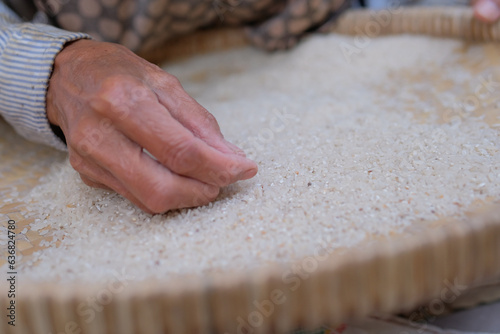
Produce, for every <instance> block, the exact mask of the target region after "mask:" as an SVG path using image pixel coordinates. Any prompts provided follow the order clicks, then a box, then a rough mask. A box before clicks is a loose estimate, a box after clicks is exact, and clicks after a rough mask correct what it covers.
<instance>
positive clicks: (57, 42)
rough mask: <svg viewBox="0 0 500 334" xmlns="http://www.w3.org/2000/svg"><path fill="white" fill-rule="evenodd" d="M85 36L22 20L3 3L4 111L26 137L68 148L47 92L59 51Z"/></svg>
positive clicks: (0, 94) (0, 81)
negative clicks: (53, 122) (52, 120)
mask: <svg viewBox="0 0 500 334" xmlns="http://www.w3.org/2000/svg"><path fill="white" fill-rule="evenodd" d="M82 38H89V37H88V35H86V34H82V33H73V32H68V31H64V30H60V29H57V28H54V27H51V26H48V25H42V24H32V23H23V22H20V21H19V19H18V18H16V17H15V15H14V14H13V13H12V11H11V10H10V9H9V8H8V7H7V6H6V5H5V4H3V3H1V2H0V114H1V115H2V116H3V117H4V119H5V120H6V121H7V122H8V123H10V124H11V125H12V126H13V127H14V128H15V129H16V131H17V132H18V133H19V134H20V135H22V136H23V137H25V138H26V139H28V140H31V141H35V142H39V143H43V144H47V145H50V146H53V147H55V148H58V149H61V150H65V149H66V146H65V145H64V143H63V142H62V141H61V140H60V139H59V138H58V137H57V136H56V135H55V134H54V133H53V132H52V130H51V128H50V125H49V122H48V120H47V116H46V113H45V108H46V93H47V87H48V82H49V79H50V75H51V73H52V67H53V64H54V59H55V58H56V56H57V54H58V53H59V52H60V51H61V50H62V48H63V47H64V45H65V44H66V43H68V42H71V41H75V40H78V39H82Z"/></svg>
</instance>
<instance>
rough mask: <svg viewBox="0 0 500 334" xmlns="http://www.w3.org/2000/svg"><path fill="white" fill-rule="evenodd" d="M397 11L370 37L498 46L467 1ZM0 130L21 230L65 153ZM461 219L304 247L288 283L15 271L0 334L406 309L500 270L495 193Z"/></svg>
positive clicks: (33, 245) (212, 33) (205, 37)
mask: <svg viewBox="0 0 500 334" xmlns="http://www.w3.org/2000/svg"><path fill="white" fill-rule="evenodd" d="M398 11H399V12H398V15H393V16H392V17H391V20H390V22H389V23H388V24H387V25H386V26H384V27H382V28H381V29H380V31H379V32H378V34H380V35H381V34H401V33H414V34H427V35H431V36H438V37H451V38H465V39H467V40H470V41H474V42H484V41H500V24H494V25H486V24H482V23H480V22H478V21H476V20H475V19H473V16H472V11H471V10H470V9H468V8H449V7H448V8H407V9H398ZM379 14H380V13H377V12H371V11H365V10H352V11H348V12H346V13H345V14H344V15H342V16H341V17H340V18H339V19H338V20H337V21H336V22H335V23H332V24H331V25H329V26H327V27H325V28H324V31H328V32H337V33H343V34H355V33H356V32H357V31H359V29H364V28H365V27H366V25H367V24H368V23H369V22H373V19H374V16H375V15H379ZM242 45H245V39H244V37H243V33H242V31H241V30H238V29H229V30H208V31H203V32H200V33H197V34H195V35H191V36H187V37H184V38H182V39H178V40H175V41H173V42H170V43H169V45H168V46H167V47H166V48H164V49H161V50H156V51H154V52H151V53H149V54H148V55H145V56H146V57H147V58H148V59H150V60H152V61H159V60H160V59H174V58H185V57H188V56H190V55H192V54H195V53H200V52H211V51H216V50H222V49H228V48H234V47H238V46H242ZM0 126H1V128H2V132H3V135H2V137H1V138H0V147H2V162H1V164H0V174H1V175H2V178H1V180H0V194H1V195H2V196H1V199H0V207H1V209H0V214H1V215H2V216H1V217H2V221H1V224H2V226H4V227H6V226H7V220H8V219H13V220H15V221H16V224H17V229H18V230H22V229H23V228H24V227H25V226H27V225H28V224H29V223H30V222H31V220H30V219H27V218H25V216H24V215H23V213H25V212H27V205H26V203H22V202H20V201H19V200H18V198H20V197H21V195H22V193H23V192H26V191H28V190H29V189H31V188H32V187H33V186H34V185H36V184H37V180H38V178H39V177H40V176H41V175H44V174H45V173H47V171H48V168H49V167H50V164H51V162H52V161H54V160H57V161H61V160H63V159H64V158H65V157H64V154H62V153H59V152H55V151H53V150H51V149H48V148H44V147H40V146H37V145H35V144H31V143H28V142H26V141H24V140H22V139H21V138H20V137H18V136H17V135H15V134H14V133H13V132H12V130H10V129H9V128H8V127H7V126H6V125H5V124H3V122H2V123H0ZM33 161H37V162H38V163H39V162H40V161H44V162H46V168H42V169H37V170H34V169H33V168H32V167H31V164H32V162H33ZM14 187H16V190H15V192H14V190H13V189H14ZM468 217H469V219H468V220H467V221H465V222H464V221H452V220H451V219H443V220H441V221H438V222H432V223H431V224H427V225H425V228H422V229H420V230H418V231H417V232H414V233H413V235H406V236H404V237H403V236H402V237H393V238H391V239H389V240H385V241H382V242H376V243H373V244H371V245H368V246H366V247H359V248H357V249H351V250H347V251H345V252H342V253H333V254H329V255H328V256H324V254H322V255H321V256H320V255H319V254H315V255H313V254H311V256H310V257H307V258H305V259H304V260H303V261H302V263H303V264H304V267H306V268H310V269H311V270H310V272H308V273H307V275H305V276H304V277H302V278H301V279H300V281H299V284H298V285H297V284H294V286H293V289H292V288H291V285H290V282H287V280H286V278H284V277H283V273H284V272H286V271H287V270H289V269H290V267H289V266H281V267H275V268H272V269H269V268H268V269H262V270H257V271H252V272H247V273H241V272H240V273H236V272H226V273H220V274H212V275H209V276H204V277H197V276H195V275H194V276H190V277H182V278H178V279H171V280H168V281H162V280H150V281H146V282H126V283H123V282H121V283H120V282H115V283H117V284H113V285H107V286H103V285H98V284H91V283H89V284H85V285H82V284H58V283H53V284H25V283H23V282H22V275H20V276H19V280H20V282H18V286H17V295H16V312H17V315H16V327H12V326H9V325H7V323H6V321H5V316H4V315H2V320H1V321H0V333H16V334H21V333H29V334H31V333H33V334H38V333H40V334H47V333H91V334H99V333H116V334H129V333H130V334H132V333H144V334H150V333H151V334H153V333H212V332H213V333H283V332H287V331H290V330H293V329H296V328H316V327H320V326H324V325H335V324H339V323H341V322H343V321H345V320H348V319H349V318H353V317H363V316H367V315H370V314H374V313H388V312H400V311H408V310H411V308H412V307H415V306H417V305H419V303H422V302H425V301H429V300H431V299H432V298H436V297H439V295H440V293H442V292H443V289H444V288H446V287H450V286H452V285H453V284H460V285H465V286H472V285H474V284H476V283H479V282H481V281H484V280H487V279H491V278H495V277H497V278H498V277H500V204H499V202H498V200H493V201H492V203H490V205H489V206H487V207H486V206H485V207H484V208H483V209H481V210H478V211H476V212H474V213H471V214H469V215H468ZM41 240H43V236H41V235H39V234H37V233H35V232H33V231H28V232H27V233H26V239H25V240H18V242H17V252H18V254H22V255H23V256H24V257H29V256H30V254H32V253H33V252H34V251H36V250H39V249H40V248H41V246H40V241H41ZM3 255H4V257H2V258H0V265H1V264H4V263H5V255H6V254H3ZM306 264H307V265H308V266H309V267H307V266H306ZM457 282H458V283H457ZM118 283H119V284H118ZM5 284H6V283H5V280H4V279H3V280H2V283H0V286H1V287H2V293H1V294H0V306H1V308H2V310H5V309H6V308H7V306H8V303H9V299H8V298H7V294H6V293H5V291H6V289H4V288H3V287H6V286H5ZM125 285H126V286H125ZM124 287H125V288H124ZM106 291H111V292H113V297H112V298H109V300H108V302H106V303H103V304H105V305H104V307H103V309H102V310H99V311H98V312H95V313H94V314H93V317H92V320H91V321H89V319H88V317H86V316H85V315H82V314H81V313H82V312H79V305H80V304H81V303H82V302H84V301H86V300H88V298H89V297H99V296H102V295H103V294H104V293H106ZM114 292H119V293H114ZM256 304H258V305H259V306H256ZM271 304H272V305H271ZM270 305H271V306H270Z"/></svg>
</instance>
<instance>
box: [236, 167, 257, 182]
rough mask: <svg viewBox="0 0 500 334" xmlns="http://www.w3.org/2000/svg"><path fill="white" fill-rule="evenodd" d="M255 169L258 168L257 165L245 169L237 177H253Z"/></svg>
mask: <svg viewBox="0 0 500 334" xmlns="http://www.w3.org/2000/svg"><path fill="white" fill-rule="evenodd" d="M257 170H258V168H257V167H255V168H250V169H247V170H246V171H244V172H243V173H241V174H240V177H239V179H240V180H247V179H251V178H252V177H254V176H255V175H256V174H257Z"/></svg>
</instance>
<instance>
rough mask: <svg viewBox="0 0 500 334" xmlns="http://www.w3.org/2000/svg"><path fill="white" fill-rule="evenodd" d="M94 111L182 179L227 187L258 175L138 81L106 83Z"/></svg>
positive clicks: (252, 164)
mask: <svg viewBox="0 0 500 334" xmlns="http://www.w3.org/2000/svg"><path fill="white" fill-rule="evenodd" d="M93 107H94V108H95V110H96V111H97V112H100V113H102V114H103V115H109V116H110V118H111V119H112V121H113V123H114V124H115V126H116V127H117V128H118V129H119V130H120V131H121V132H122V133H124V134H125V135H126V136H127V137H128V138H130V139H131V140H132V141H134V142H136V143H137V144H139V145H140V146H141V147H144V148H146V149H147V150H148V151H149V152H150V153H151V154H152V155H153V156H154V157H156V159H158V161H159V162H160V163H161V164H162V165H164V166H165V167H167V168H168V169H169V170H171V171H172V172H174V173H176V174H178V175H182V176H186V177H189V178H192V179H196V180H199V181H201V182H203V183H207V184H213V185H217V186H225V185H228V184H230V183H233V182H236V181H237V180H241V179H246V178H250V177H253V176H254V175H255V173H256V165H255V163H254V162H252V161H251V160H248V159H245V158H243V157H240V156H237V155H228V154H224V153H222V152H220V151H218V150H216V149H214V148H213V147H211V146H209V145H208V144H207V143H205V142H204V141H203V140H201V139H200V138H198V137H196V136H194V135H193V133H192V132H191V131H189V130H188V129H186V128H185V127H184V126H183V125H182V124H180V123H179V122H178V121H177V120H176V119H174V118H173V117H172V116H171V115H170V113H169V111H168V110H167V109H166V108H165V107H164V106H163V105H161V104H160V103H159V102H158V98H157V96H156V94H155V93H154V92H153V91H152V90H150V89H149V88H147V87H145V86H144V85H142V84H141V83H138V82H137V81H135V80H131V79H129V78H127V77H125V78H121V80H118V81H117V80H112V81H110V80H108V81H106V82H105V83H104V84H103V90H102V93H101V94H100V97H99V98H98V99H96V100H95V101H94V103H93ZM110 111H111V112H110ZM123 115H125V116H123ZM141 153H142V151H141Z"/></svg>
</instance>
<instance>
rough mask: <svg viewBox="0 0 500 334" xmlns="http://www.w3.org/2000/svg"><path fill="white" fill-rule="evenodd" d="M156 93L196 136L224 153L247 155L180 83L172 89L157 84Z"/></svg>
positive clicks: (173, 114)
mask: <svg viewBox="0 0 500 334" xmlns="http://www.w3.org/2000/svg"><path fill="white" fill-rule="evenodd" d="M155 93H156V95H157V96H158V100H159V101H160V103H161V104H162V105H163V106H165V107H166V108H167V110H168V111H169V112H170V114H171V115H172V116H173V117H174V118H175V119H176V120H177V121H178V122H179V123H181V124H182V125H183V126H184V127H185V128H187V129H189V130H190V131H191V132H192V133H193V134H194V135H195V136H196V137H198V138H200V139H201V140H203V141H204V142H206V143H207V144H208V145H210V146H212V147H213V148H215V149H217V150H219V151H221V152H223V153H227V154H236V155H239V156H242V157H246V155H245V153H244V152H243V150H242V149H240V148H239V147H237V146H236V145H234V144H232V143H230V142H229V141H227V140H226V139H225V138H224V136H223V135H222V133H221V131H220V127H219V124H218V123H217V120H216V119H215V117H214V116H213V115H212V114H211V113H210V112H208V110H206V109H205V108H203V107H202V106H201V105H200V104H199V103H198V102H196V100H195V99H193V98H192V97H191V96H189V94H187V93H186V91H184V89H183V88H182V86H181V85H180V84H179V88H177V89H174V90H170V91H167V90H165V88H164V87H161V86H157V87H155Z"/></svg>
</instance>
